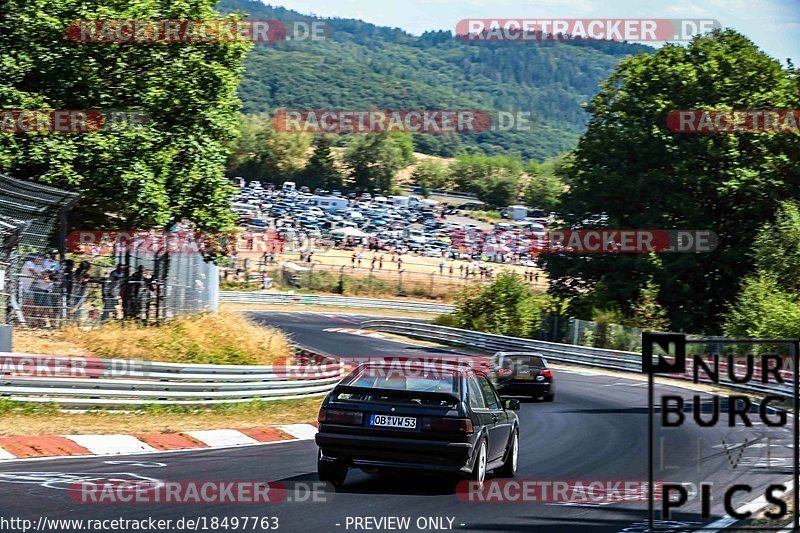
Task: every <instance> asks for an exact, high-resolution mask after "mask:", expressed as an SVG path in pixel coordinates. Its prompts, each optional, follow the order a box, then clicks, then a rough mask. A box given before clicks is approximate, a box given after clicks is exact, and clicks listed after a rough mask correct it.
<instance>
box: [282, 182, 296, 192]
mask: <svg viewBox="0 0 800 533" xmlns="http://www.w3.org/2000/svg"><path fill="white" fill-rule="evenodd" d="M281 190H282V191H283V192H295V191H296V190H297V184H296V183H295V182H293V181H284V182H283V187H281Z"/></svg>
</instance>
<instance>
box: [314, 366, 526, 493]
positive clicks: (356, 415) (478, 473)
mask: <svg viewBox="0 0 800 533" xmlns="http://www.w3.org/2000/svg"><path fill="white" fill-rule="evenodd" d="M436 366H437V368H436V369H434V370H431V368H430V364H429V363H413V362H412V363H407V364H404V365H403V368H402V369H398V368H396V367H394V366H392V365H391V364H390V363H385V362H380V363H366V364H363V365H361V366H359V367H358V368H356V369H355V370H354V371H353V372H352V373H350V375H348V376H347V377H346V378H345V379H344V380H342V382H341V383H340V384H339V385H337V386H336V388H334V389H333V391H331V393H330V394H329V395H328V396H327V397H326V398H325V401H323V403H322V407H321V409H320V411H319V417H318V420H319V432H318V433H317V436H316V442H317V445H318V446H319V454H318V459H317V472H318V474H319V478H320V480H321V481H327V482H330V483H333V484H334V485H340V484H342V483H344V481H345V478H346V477H347V472H348V470H349V469H350V468H360V469H362V470H364V471H367V472H374V471H381V470H394V471H418V472H419V471H422V472H431V473H440V474H446V475H453V476H469V477H470V478H471V479H473V480H476V481H479V482H482V481H483V479H484V476H485V475H486V472H487V471H489V470H494V473H495V476H505V477H512V476H514V475H515V474H516V469H517V456H518V453H519V420H518V418H517V415H516V413H514V412H513V411H514V410H517V409H519V401H517V400H507V401H505V402H503V401H502V400H501V399H500V396H499V395H498V394H497V392H496V391H495V389H494V387H493V386H492V384H491V382H490V381H489V379H488V378H487V377H486V376H485V375H481V374H477V373H476V372H475V371H474V370H473V369H471V368H469V367H468V366H466V365H456V364H441V365H438V364H437V365H436Z"/></svg>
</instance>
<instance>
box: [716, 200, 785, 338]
mask: <svg viewBox="0 0 800 533" xmlns="http://www.w3.org/2000/svg"><path fill="white" fill-rule="evenodd" d="M753 255H754V258H755V264H756V268H757V273H756V274H755V275H753V276H750V277H748V278H747V279H745V281H744V283H743V284H742V291H741V292H740V293H739V296H738V298H737V299H736V302H735V303H734V304H733V305H731V307H730V309H729V310H728V312H727V313H726V315H725V333H726V334H727V335H731V336H739V337H776V338H780V337H796V336H797V335H798V334H800V272H799V271H800V266H799V265H800V208H799V206H798V204H797V203H796V202H783V203H782V204H781V207H780V209H778V213H777V215H776V217H775V220H774V221H773V222H767V223H766V224H764V226H763V227H762V229H761V231H759V232H758V236H757V237H756V239H755V246H754V248H753Z"/></svg>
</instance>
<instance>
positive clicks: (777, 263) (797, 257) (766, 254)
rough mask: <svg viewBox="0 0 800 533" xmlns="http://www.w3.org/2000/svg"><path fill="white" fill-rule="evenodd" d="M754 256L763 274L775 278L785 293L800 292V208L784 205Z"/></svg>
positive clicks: (760, 238) (766, 228)
mask: <svg viewBox="0 0 800 533" xmlns="http://www.w3.org/2000/svg"><path fill="white" fill-rule="evenodd" d="M753 254H754V257H755V261H756V266H757V267H758V269H759V270H762V271H766V272H771V273H772V274H774V275H775V277H776V279H777V280H778V283H780V285H781V286H782V287H784V288H785V289H787V290H790V291H795V292H800V204H798V203H797V202H783V203H781V205H780V208H779V209H778V212H777V214H776V216H775V221H774V222H767V223H766V224H765V225H764V227H762V228H761V231H759V232H758V235H757V236H756V239H755V243H754V247H753Z"/></svg>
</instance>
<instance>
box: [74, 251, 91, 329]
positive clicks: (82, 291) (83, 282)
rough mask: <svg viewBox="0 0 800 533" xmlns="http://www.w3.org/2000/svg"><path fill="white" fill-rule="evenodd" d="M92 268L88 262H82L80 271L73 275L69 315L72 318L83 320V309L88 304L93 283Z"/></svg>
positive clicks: (79, 267) (79, 266)
mask: <svg viewBox="0 0 800 533" xmlns="http://www.w3.org/2000/svg"><path fill="white" fill-rule="evenodd" d="M90 268H91V266H90V265H89V262H88V261H81V264H80V265H78V269H77V270H75V272H73V273H72V276H71V278H72V282H71V291H70V293H69V300H68V302H69V314H70V316H71V317H72V318H74V319H76V320H78V321H80V320H81V318H82V317H81V310H82V309H81V308H82V307H83V304H84V302H86V296H87V292H88V284H89V281H91V278H90V277H89V269H90Z"/></svg>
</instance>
